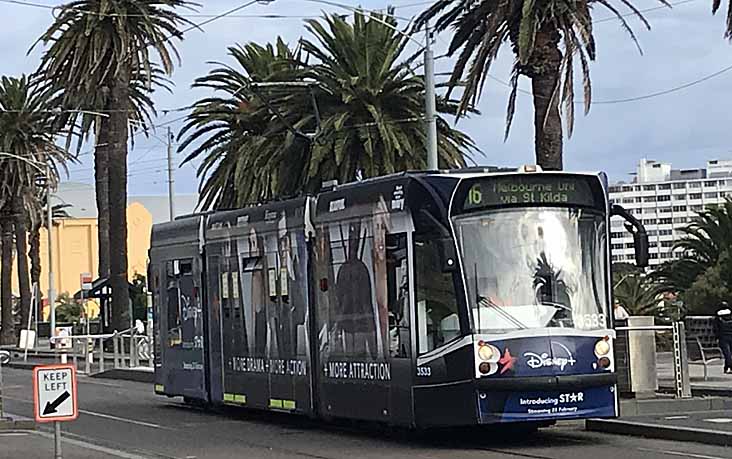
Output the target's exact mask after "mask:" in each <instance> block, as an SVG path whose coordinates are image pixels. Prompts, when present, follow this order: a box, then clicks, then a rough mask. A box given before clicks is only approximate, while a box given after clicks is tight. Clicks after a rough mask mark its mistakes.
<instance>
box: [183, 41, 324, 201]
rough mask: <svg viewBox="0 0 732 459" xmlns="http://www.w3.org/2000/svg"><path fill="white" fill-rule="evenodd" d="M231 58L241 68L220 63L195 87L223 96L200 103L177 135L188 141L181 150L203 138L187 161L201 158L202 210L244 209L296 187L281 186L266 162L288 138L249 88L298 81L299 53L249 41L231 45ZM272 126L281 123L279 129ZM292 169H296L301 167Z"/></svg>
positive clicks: (194, 84)
mask: <svg viewBox="0 0 732 459" xmlns="http://www.w3.org/2000/svg"><path fill="white" fill-rule="evenodd" d="M229 55H230V56H231V57H233V58H234V60H235V61H236V64H237V66H238V68H233V67H231V66H229V65H226V64H218V65H219V66H218V67H216V68H214V69H213V70H211V72H210V73H209V74H208V75H206V76H204V77H200V78H197V79H196V80H195V82H194V83H193V87H194V88H207V89H213V90H214V91H216V92H217V93H222V94H224V96H222V97H214V96H212V97H206V98H203V99H201V100H199V101H197V102H196V103H195V105H194V109H193V112H192V113H191V114H190V115H189V116H188V121H187V122H186V124H185V125H184V127H183V129H182V130H181V132H180V134H179V136H178V137H179V139H181V138H183V137H185V140H184V141H183V142H182V143H181V144H180V146H179V149H178V150H179V151H185V150H186V149H188V148H189V147H191V146H193V145H196V142H198V141H201V140H202V142H201V143H200V144H197V145H196V147H195V148H193V150H192V151H191V152H190V154H189V155H188V156H187V157H186V158H185V160H184V163H185V162H189V161H192V160H194V159H196V158H198V157H201V156H203V161H202V162H201V165H200V166H199V168H198V176H199V177H200V178H201V186H200V188H199V193H200V201H199V206H200V207H202V208H204V209H210V208H217V209H221V208H232V207H235V206H237V205H239V206H241V205H246V204H247V203H249V202H251V201H255V202H256V201H259V200H265V199H269V198H271V197H273V196H274V195H276V194H278V193H284V194H287V193H289V192H290V191H291V190H292V189H294V188H295V187H296V185H295V186H293V185H290V186H283V185H282V181H279V180H277V179H276V175H277V170H276V168H274V167H272V166H271V163H270V162H269V161H268V159H269V155H270V154H272V153H271V150H272V149H275V150H276V149H277V148H278V145H280V144H282V143H283V142H284V140H285V139H284V135H283V132H282V129H281V121H279V120H278V119H277V117H276V115H275V114H274V113H273V112H272V111H271V110H270V109H269V108H268V107H267V105H266V104H265V103H264V99H262V98H260V97H258V96H257V95H255V94H253V93H252V92H250V91H246V90H245V89H246V88H247V87H249V86H251V84H252V83H272V82H282V81H295V80H297V79H299V78H300V77H299V75H300V72H301V69H300V65H299V64H298V62H297V61H298V59H297V52H293V51H291V50H290V49H289V48H288V47H287V45H286V44H285V42H283V41H282V40H281V39H279V38H278V39H277V42H276V44H274V45H272V44H268V45H266V46H260V45H258V44H256V43H249V44H247V45H246V46H243V47H242V46H236V47H230V48H229ZM239 69H240V70H239ZM295 97H297V95H296V96H295ZM305 110H307V111H311V110H312V108H311V107H306V109H305ZM273 124H276V125H278V127H277V128H276V131H275V129H273V127H272V125H273ZM300 148H301V149H302V148H305V147H304V146H302V145H301V146H300ZM265 151H266V153H265ZM291 169H292V170H293V171H296V170H297V166H293V167H291ZM274 187H277V188H274ZM283 188H286V190H285V189H283Z"/></svg>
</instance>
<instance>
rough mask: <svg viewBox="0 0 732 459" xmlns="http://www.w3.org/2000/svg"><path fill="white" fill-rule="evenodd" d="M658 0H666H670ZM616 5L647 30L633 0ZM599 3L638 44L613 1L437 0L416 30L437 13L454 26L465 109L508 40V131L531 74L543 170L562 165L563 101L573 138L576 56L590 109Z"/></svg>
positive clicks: (454, 80) (453, 80)
mask: <svg viewBox="0 0 732 459" xmlns="http://www.w3.org/2000/svg"><path fill="white" fill-rule="evenodd" d="M659 1H660V2H661V3H663V4H665V5H667V4H668V3H666V0H659ZM619 3H622V4H623V5H625V6H626V7H628V8H629V9H630V10H631V12H632V13H633V14H635V15H636V16H637V17H638V18H639V19H640V20H641V21H642V22H643V24H644V26H645V27H646V28H648V29H650V25H649V24H648V22H647V21H646V20H645V18H644V17H643V15H642V14H641V13H640V11H638V9H636V8H635V6H633V4H632V3H631V0H620V2H619ZM595 5H599V6H603V7H605V8H606V9H607V10H609V11H610V12H611V13H612V14H613V15H615V17H617V19H618V21H620V23H621V25H622V26H623V28H624V29H625V30H626V31H627V32H628V33H629V34H630V37H631V39H632V40H633V41H634V42H636V44H637V40H636V36H635V34H634V33H633V31H632V29H631V28H630V26H629V25H628V23H627V22H626V20H625V18H624V15H623V14H621V12H620V11H619V10H618V9H617V8H616V6H614V5H613V4H612V3H611V2H610V0H579V1H566V0H547V1H543V2H536V1H533V0H508V1H502V2H499V1H495V0H475V1H473V0H470V1H468V0H437V2H436V3H435V4H434V5H433V6H432V7H430V8H429V9H427V10H426V11H425V12H424V13H422V14H421V15H420V16H419V17H418V18H417V20H416V21H415V26H414V30H418V29H419V28H421V27H424V26H425V25H426V24H428V23H429V22H430V21H434V20H435V19H436V22H435V23H434V24H435V31H437V32H442V31H444V30H446V29H454V31H455V33H454V35H453V37H452V40H451V42H450V46H449V49H448V55H450V56H452V55H454V54H455V53H458V51H459V53H458V58H457V61H456V62H455V67H454V69H453V72H452V76H451V77H450V80H449V86H450V91H452V90H454V89H455V88H458V87H459V88H463V89H464V91H463V94H462V97H461V101H460V107H459V108H460V113H464V112H465V111H466V110H467V109H468V108H469V107H471V106H474V105H475V104H476V103H477V101H478V99H479V98H480V95H481V92H482V90H483V86H484V84H485V80H486V78H487V77H488V75H489V71H490V68H491V65H492V64H493V62H494V61H495V59H496V58H497V56H498V52H499V50H500V48H501V47H502V46H503V45H504V44H505V43H508V44H510V46H511V50H512V51H513V54H514V56H515V59H514V64H513V71H512V74H511V80H510V86H511V94H510V96H509V99H508V109H507V115H506V137H507V136H508V133H509V130H510V128H511V121H512V119H513V115H514V110H515V106H516V95H517V92H518V81H519V77H520V76H521V75H524V76H526V77H528V78H529V79H530V80H531V89H532V95H533V101H534V130H535V135H534V148H535V155H536V162H537V164H539V165H541V166H542V167H543V168H545V169H549V170H559V169H562V166H563V164H562V141H563V134H562V120H561V114H560V105H561V107H562V110H563V112H564V116H565V121H566V125H567V131H568V135H569V136H570V137H571V135H572V129H573V126H574V58H575V56H579V61H580V68H581V70H582V82H583V90H584V110H585V114H586V113H587V112H588V111H589V109H590V103H591V99H592V92H591V84H590V71H589V61H591V60H594V59H595V37H594V35H593V32H592V16H591V8H592V6H595ZM639 50H640V47H639ZM463 77H465V81H464V82H463V81H462V80H463ZM449 94H450V92H449V91H448V95H449Z"/></svg>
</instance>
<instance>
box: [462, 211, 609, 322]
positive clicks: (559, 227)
mask: <svg viewBox="0 0 732 459" xmlns="http://www.w3.org/2000/svg"><path fill="white" fill-rule="evenodd" d="M605 221H606V220H605V217H604V216H603V215H602V214H601V213H600V212H597V211H589V210H584V209H575V208H558V207H551V208H548V207H532V208H512V209H499V210H491V211H483V212H480V213H479V214H470V215H469V216H466V217H461V218H458V219H457V220H456V222H455V223H456V228H457V232H458V237H459V241H460V245H461V249H462V257H463V267H464V270H465V279H466V282H467V288H468V291H469V293H470V295H469V296H470V301H471V309H472V320H473V324H474V328H475V330H476V332H478V333H500V332H505V331H511V330H518V329H536V328H546V327H565V328H579V329H583V330H594V329H602V328H607V326H608V295H607V285H606V282H607V281H606V270H607V258H606V257H607V254H606V251H607V246H606V237H607V235H606V228H605V225H606V223H605Z"/></svg>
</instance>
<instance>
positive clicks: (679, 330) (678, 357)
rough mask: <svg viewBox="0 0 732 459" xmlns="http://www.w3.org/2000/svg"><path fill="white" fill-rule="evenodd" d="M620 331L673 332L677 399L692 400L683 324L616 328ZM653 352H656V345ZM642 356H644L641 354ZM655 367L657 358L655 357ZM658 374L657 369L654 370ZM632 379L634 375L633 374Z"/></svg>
mask: <svg viewBox="0 0 732 459" xmlns="http://www.w3.org/2000/svg"><path fill="white" fill-rule="evenodd" d="M615 329H616V330H618V331H628V332H631V333H632V332H643V331H653V332H661V333H667V332H669V331H670V332H671V336H672V342H673V370H674V391H675V395H676V398H691V382H690V377H689V359H688V356H687V350H686V329H685V326H684V323H683V322H673V323H672V324H671V325H635V326H627V327H623V326H621V327H616V328H615ZM652 351H653V352H654V353H655V352H656V347H655V343H654V346H653V349H652ZM641 355H642V354H641ZM653 360H654V365H655V357H654V359H653ZM653 371H654V373H655V374H656V377H657V374H658V371H657V368H655V367H654V368H653ZM631 379H632V373H631Z"/></svg>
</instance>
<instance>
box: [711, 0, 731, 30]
mask: <svg viewBox="0 0 732 459" xmlns="http://www.w3.org/2000/svg"><path fill="white" fill-rule="evenodd" d="M721 5H722V2H721V1H720V0H712V14H717V10H719V7H720V6H721ZM725 26H726V27H725V30H724V38H727V39H730V38H732V2H730V3H729V5H727V17H726V18H725Z"/></svg>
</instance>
